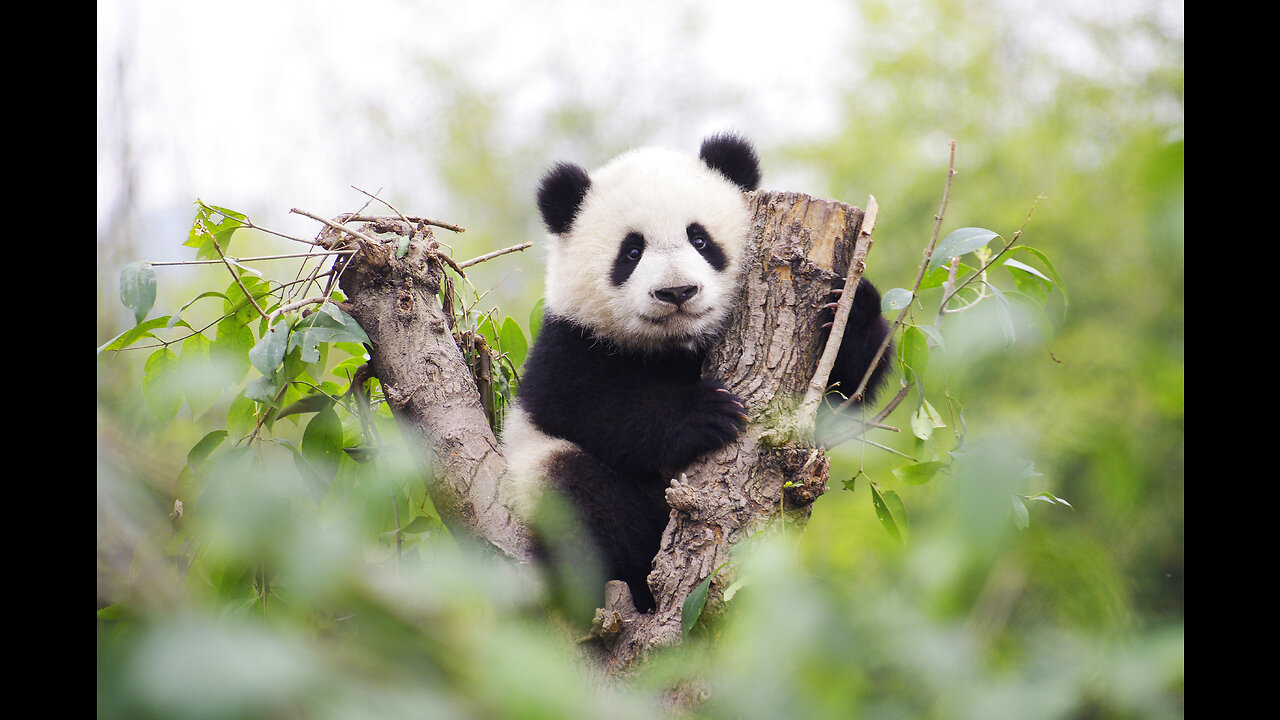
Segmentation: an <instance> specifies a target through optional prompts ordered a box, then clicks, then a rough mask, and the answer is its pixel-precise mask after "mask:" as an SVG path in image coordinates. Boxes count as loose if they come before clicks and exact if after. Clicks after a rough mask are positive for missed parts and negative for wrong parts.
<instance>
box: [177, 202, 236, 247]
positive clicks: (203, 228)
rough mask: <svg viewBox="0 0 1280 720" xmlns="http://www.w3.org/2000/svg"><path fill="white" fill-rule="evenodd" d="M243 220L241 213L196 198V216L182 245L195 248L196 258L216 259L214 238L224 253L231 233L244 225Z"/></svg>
mask: <svg viewBox="0 0 1280 720" xmlns="http://www.w3.org/2000/svg"><path fill="white" fill-rule="evenodd" d="M244 220H245V215H244V214H243V213H238V212H236V211H235V210H228V209H227V208H222V207H218V206H217V205H206V204H205V203H203V202H201V201H200V200H196V217H195V219H194V220H193V221H192V223H191V231H190V232H188V233H187V241H186V242H184V243H183V245H185V246H187V247H193V248H196V258H197V259H199V260H214V259H217V258H218V250H217V248H215V247H214V244H213V243H214V240H215V239H216V240H217V242H218V245H219V246H220V247H221V248H222V252H223V253H224V254H225V253H226V252H228V248H230V247H231V234H232V233H234V232H235V231H236V230H239V229H240V228H242V227H244V226H245V223H244Z"/></svg>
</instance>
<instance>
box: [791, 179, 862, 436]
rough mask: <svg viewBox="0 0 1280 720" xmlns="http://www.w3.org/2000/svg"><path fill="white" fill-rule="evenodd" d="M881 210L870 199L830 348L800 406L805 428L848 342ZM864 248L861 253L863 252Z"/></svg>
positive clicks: (836, 316) (830, 335)
mask: <svg viewBox="0 0 1280 720" xmlns="http://www.w3.org/2000/svg"><path fill="white" fill-rule="evenodd" d="M879 212H880V206H879V204H878V203H877V202H876V199H875V196H873V195H868V196H867V209H866V210H865V211H864V212H863V214H862V224H861V226H860V228H859V230H858V237H857V239H856V240H855V241H854V251H853V257H852V258H850V260H849V271H848V274H847V276H846V277H845V282H844V291H843V292H842V293H841V294H840V300H839V302H837V303H836V310H835V316H834V317H833V319H832V322H831V333H830V334H829V335H828V336H827V344H826V346H825V347H823V349H822V355H821V357H819V359H818V367H817V369H815V370H814V373H813V377H812V378H810V379H809V385H808V387H807V388H805V393H804V400H802V401H801V403H800V410H799V414H800V418H801V420H800V422H801V423H802V424H803V425H804V426H805V427H812V422H813V417H814V415H815V413H817V410H818V405H819V404H820V403H821V402H822V397H823V395H824V394H826V392H827V380H828V379H830V377H831V369H832V368H833V367H835V364H836V356H837V355H838V354H839V352H840V341H841V340H842V339H843V338H844V329H845V325H847V324H848V322H849V311H850V309H852V308H853V296H854V294H855V293H857V292H858V285H859V284H860V283H861V282H862V273H863V271H864V270H865V269H866V257H867V252H868V251H869V250H870V249H871V233H872V231H874V230H875V226H876V215H878V214H879ZM859 248H861V250H859Z"/></svg>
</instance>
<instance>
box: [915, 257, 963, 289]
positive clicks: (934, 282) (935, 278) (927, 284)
mask: <svg viewBox="0 0 1280 720" xmlns="http://www.w3.org/2000/svg"><path fill="white" fill-rule="evenodd" d="M971 272H973V268H972V267H970V266H968V265H965V264H964V263H960V265H959V266H957V267H956V277H958V278H961V277H964V276H965V275H968V274H969V273H971ZM950 277H951V269H950V268H949V267H948V263H944V264H942V266H940V267H937V268H934V269H933V270H931V271H929V272H926V273H925V274H924V277H923V278H921V279H920V289H921V290H928V289H930V288H936V287H942V284H943V283H945V282H946V281H947V280H948V279H949V278H950Z"/></svg>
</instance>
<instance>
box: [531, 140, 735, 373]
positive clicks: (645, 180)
mask: <svg viewBox="0 0 1280 720" xmlns="http://www.w3.org/2000/svg"><path fill="white" fill-rule="evenodd" d="M759 184H760V163H759V160H758V158H757V157H756V153H755V150H754V149H753V148H752V147H751V144H750V143H748V142H747V141H746V140H744V139H742V138H740V137H737V136H735V135H715V136H712V137H709V138H707V139H706V140H705V141H703V143H702V149H701V152H700V153H699V155H698V157H694V156H692V155H690V154H685V153H679V152H675V151H671V150H665V149H659V148H644V149H639V150H632V151H630V152H628V153H625V154H623V155H621V156H619V157H618V158H616V159H614V160H613V161H612V162H610V163H609V164H608V165H605V166H604V167H602V168H600V169H599V170H596V171H595V172H594V173H591V174H588V173H587V172H586V171H585V170H583V169H582V168H581V167H579V166H577V165H572V164H568V163H560V164H557V165H556V166H555V167H553V168H552V169H551V170H550V171H548V172H547V174H546V176H545V177H543V179H542V185H541V187H540V188H539V190H538V208H539V209H540V210H541V212H542V219H543V221H544V222H545V223H546V225H547V229H548V230H549V231H550V232H551V234H552V242H551V248H550V253H549V257H548V262H547V287H546V308H547V311H548V312H549V313H552V314H555V315H557V316H559V317H562V318H565V319H566V320H569V321H570V322H572V323H574V324H576V325H578V326H580V327H583V328H586V329H588V330H589V331H590V332H592V333H593V334H594V335H596V336H597V337H601V338H606V339H608V340H610V341H612V342H613V343H615V344H616V345H618V346H620V347H624V348H628V349H636V350H657V349H662V348H667V347H673V346H678V345H682V346H689V347H692V346H694V345H697V344H699V343H702V342H705V341H706V340H707V339H709V338H710V337H713V336H714V335H715V333H716V331H717V330H718V329H719V328H720V325H721V323H722V322H723V321H724V319H725V317H726V315H727V314H728V312H729V310H730V304H731V303H732V302H733V299H734V297H735V296H736V294H737V288H738V276H739V273H740V271H741V269H742V262H743V257H744V255H745V253H746V246H747V231H748V226H749V223H750V216H749V213H748V210H747V203H746V199H745V198H744V197H743V192H744V191H749V190H755V189H756V187H757V186H758V185H759Z"/></svg>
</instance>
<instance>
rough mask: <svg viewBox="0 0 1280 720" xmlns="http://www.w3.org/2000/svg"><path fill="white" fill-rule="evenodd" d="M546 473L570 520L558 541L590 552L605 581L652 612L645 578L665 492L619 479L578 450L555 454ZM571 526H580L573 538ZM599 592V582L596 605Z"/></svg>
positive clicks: (661, 525)
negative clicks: (620, 585) (628, 592)
mask: <svg viewBox="0 0 1280 720" xmlns="http://www.w3.org/2000/svg"><path fill="white" fill-rule="evenodd" d="M546 472H547V477H548V480H549V482H550V487H551V489H553V490H554V491H556V492H558V493H559V494H560V496H561V497H563V498H564V499H565V500H567V501H568V505H569V507H570V508H571V510H572V511H573V513H574V515H575V516H576V517H574V518H572V519H571V522H570V524H569V527H570V532H569V533H565V534H561V535H560V541H561V542H562V543H567V544H568V545H570V546H572V547H574V548H576V549H578V550H581V549H583V548H590V549H592V550H594V552H595V553H596V554H597V557H598V559H599V561H600V563H601V565H602V566H603V568H602V569H603V570H604V572H605V577H606V579H608V580H622V581H623V582H625V583H626V584H627V587H628V588H630V590H631V597H632V600H633V602H634V603H635V606H636V609H637V610H640V611H641V612H651V611H652V610H654V608H655V607H656V606H657V603H656V602H655V601H654V598H653V592H652V591H651V590H650V589H649V583H648V580H647V578H648V576H649V572H650V570H651V569H652V567H653V558H654V556H655V555H657V554H658V548H659V545H660V544H661V541H662V533H663V531H664V530H665V529H666V526H667V520H668V518H669V515H670V508H669V507H668V506H667V502H666V497H665V494H664V491H665V488H664V487H663V486H662V485H661V483H659V482H658V481H657V478H656V477H655V478H654V479H653V482H647V481H646V482H638V481H637V480H636V479H634V478H626V477H622V476H620V475H619V474H618V473H616V472H614V471H612V470H610V469H609V468H607V467H606V466H605V465H603V464H601V463H600V462H599V461H597V460H596V459H595V458H593V457H592V456H591V455H589V454H587V453H585V452H582V451H581V450H574V451H570V452H561V453H557V454H556V455H555V456H554V457H552V458H550V459H549V460H548V462H547V465H546ZM575 524H576V527H577V528H580V532H577V533H576V534H575V533H574V532H573V530H572V528H573V526H574V525H575ZM583 533H585V535H586V537H582V534H583ZM544 544H545V541H544ZM603 590H604V587H603V584H601V586H600V591H601V595H600V597H599V598H598V600H600V601H602V600H603ZM597 607H599V604H597Z"/></svg>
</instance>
